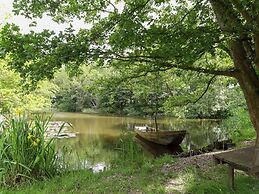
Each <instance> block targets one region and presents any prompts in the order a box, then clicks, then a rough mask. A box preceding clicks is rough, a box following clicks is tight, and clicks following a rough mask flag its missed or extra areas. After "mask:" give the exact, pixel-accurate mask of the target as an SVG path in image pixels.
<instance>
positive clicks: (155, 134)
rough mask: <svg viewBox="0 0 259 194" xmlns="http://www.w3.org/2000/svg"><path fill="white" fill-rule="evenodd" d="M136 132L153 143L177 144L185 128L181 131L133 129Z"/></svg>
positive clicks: (183, 135) (180, 140) (181, 138)
mask: <svg viewBox="0 0 259 194" xmlns="http://www.w3.org/2000/svg"><path fill="white" fill-rule="evenodd" d="M135 131H136V133H137V134H138V135H139V136H140V137H142V138H144V139H146V140H148V141H151V142H153V143H156V144H161V145H169V144H174V145H179V144H180V143H181V142H182V141H183V139H184V137H185V134H186V131H185V130H182V131H144V130H138V129H136V130H135Z"/></svg>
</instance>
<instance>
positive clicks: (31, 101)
mask: <svg viewBox="0 0 259 194" xmlns="http://www.w3.org/2000/svg"><path fill="white" fill-rule="evenodd" d="M54 88H55V86H54V85H53V84H51V83H50V82H47V81H42V82H40V83H39V85H38V87H37V89H36V90H34V91H28V89H26V88H25V87H23V83H22V79H21V78H20V76H19V74H18V73H15V72H14V71H13V70H10V69H9V68H8V67H7V66H6V61H4V60H1V61H0V112H1V113H7V112H11V111H16V110H28V111H44V110H49V109H50V108H51V98H52V96H53V91H54Z"/></svg>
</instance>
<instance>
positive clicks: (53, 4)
mask: <svg viewBox="0 0 259 194" xmlns="http://www.w3.org/2000/svg"><path fill="white" fill-rule="evenodd" d="M14 12H15V13H16V14H21V15H24V16H26V17H28V18H31V19H34V18H37V17H44V16H45V15H49V16H51V17H52V18H53V19H54V20H55V21H57V22H60V23H62V22H69V21H72V20H73V19H75V18H78V19H81V20H84V21H85V22H86V23H87V24H90V25H92V27H91V28H87V27H85V28H84V27H82V29H81V30H80V31H79V32H78V33H76V32H74V30H73V27H72V26H71V27H70V28H68V29H67V30H66V31H64V32H60V33H59V34H55V33H54V32H51V31H48V30H45V31H43V32H41V33H35V32H33V31H32V32H31V33H29V34H22V33H20V31H19V28H18V27H17V26H15V25H12V24H7V25H5V26H4V27H3V29H2V30H1V35H0V47H1V55H2V56H5V55H9V57H10V58H11V62H10V64H9V65H10V66H11V67H13V68H14V69H16V70H17V71H19V72H21V73H22V75H23V77H25V78H29V79H31V80H32V81H33V82H37V81H38V80H40V79H42V78H44V77H47V78H51V77H52V75H53V73H54V72H55V70H56V69H58V68H60V67H61V66H62V65H67V66H68V67H69V68H71V69H73V70H77V68H78V67H79V66H80V64H83V63H90V62H95V63H96V64H99V65H104V66H105V65H112V66H113V67H115V68H117V69H120V68H121V69H122V71H127V73H128V75H129V77H137V76H145V75H147V74H148V73H149V72H158V71H164V72H167V71H168V70H170V73H172V74H174V73H176V72H175V71H174V70H184V71H192V72H197V76H203V75H204V74H213V75H223V76H229V77H234V78H236V79H237V80H238V82H239V84H240V86H241V88H242V90H243V92H244V96H245V98H246V102H247V105H248V110H249V114H250V117H251V120H252V122H253V125H254V127H255V128H256V129H257V130H258V131H259V92H258V91H259V79H258V67H259V60H258V58H259V29H258V26H259V14H258V12H259V2H258V1H256V0H249V1H247V0H188V1H186V0H176V1H170V0H124V1H119V0H116V1H112V0H95V1H92V0H88V1H80V0H63V1H57V0H48V1H31V0H14ZM32 21H33V20H32ZM33 24H34V25H35V23H33ZM215 58H219V59H220V60H214V59H215ZM221 61H222V62H221ZM257 134H258V133H257ZM257 146H258V147H259V138H257Z"/></svg>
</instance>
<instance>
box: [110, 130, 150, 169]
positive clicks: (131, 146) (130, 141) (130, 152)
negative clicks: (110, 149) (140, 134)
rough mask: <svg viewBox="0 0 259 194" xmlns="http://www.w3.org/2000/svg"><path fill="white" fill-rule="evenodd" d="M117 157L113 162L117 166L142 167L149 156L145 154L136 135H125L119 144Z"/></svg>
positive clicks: (121, 137) (117, 145) (127, 133)
mask: <svg viewBox="0 0 259 194" xmlns="http://www.w3.org/2000/svg"><path fill="white" fill-rule="evenodd" d="M116 150H117V157H116V158H115V160H114V161H113V164H115V165H127V166H135V165H138V166H141V165H142V164H144V163H145V161H147V159H148V157H147V154H146V153H144V152H143V149H142V148H141V146H140V145H139V144H138V143H137V142H136V141H135V137H134V134H132V133H130V132H126V133H123V134H122V135H121V136H120V138H119V140H118V142H117V144H116Z"/></svg>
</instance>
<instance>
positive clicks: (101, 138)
mask: <svg viewBox="0 0 259 194" xmlns="http://www.w3.org/2000/svg"><path fill="white" fill-rule="evenodd" d="M53 120H55V121H66V122H69V123H71V124H72V126H73V129H71V130H72V131H73V132H77V133H78V134H77V137H75V138H70V139H59V140H58V147H59V148H61V147H64V148H65V150H66V152H67V153H69V157H70V158H69V159H68V160H69V161H70V162H71V163H73V162H76V161H83V162H85V163H86V164H84V165H86V166H91V165H92V164H98V165H100V164H102V162H104V163H105V162H106V163H109V161H110V160H111V159H112V157H113V156H114V154H115V153H116V150H115V145H116V142H117V141H118V139H119V137H120V135H121V134H122V133H124V132H127V131H132V132H133V128H134V126H135V125H137V126H141V125H145V124H147V125H149V126H154V123H153V121H152V120H150V119H148V118H136V117H119V116H100V115H95V114H83V113H55V114H54V115H53ZM158 127H159V129H160V130H165V129H166V130H187V133H188V134H187V135H186V137H185V139H184V140H183V142H182V144H181V147H182V148H183V149H185V150H189V149H196V148H201V147H204V146H206V145H208V144H210V143H213V142H214V141H215V140H217V139H222V138H224V136H225V134H224V132H222V131H221V129H220V127H219V121H218V120H201V119H175V118H170V117H165V118H161V119H158ZM101 166H102V165H101Z"/></svg>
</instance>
